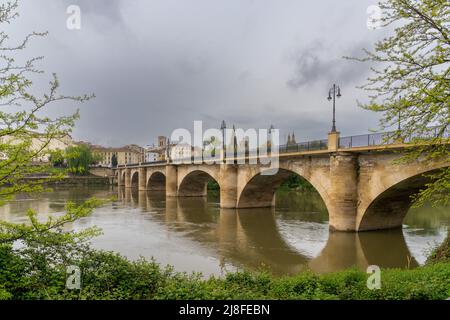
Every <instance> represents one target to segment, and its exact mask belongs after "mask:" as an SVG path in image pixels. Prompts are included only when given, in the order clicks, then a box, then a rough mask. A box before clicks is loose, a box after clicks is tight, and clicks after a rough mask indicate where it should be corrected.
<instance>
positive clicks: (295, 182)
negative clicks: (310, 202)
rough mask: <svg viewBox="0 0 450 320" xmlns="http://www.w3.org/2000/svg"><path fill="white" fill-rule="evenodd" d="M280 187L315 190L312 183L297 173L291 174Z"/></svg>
mask: <svg viewBox="0 0 450 320" xmlns="http://www.w3.org/2000/svg"><path fill="white" fill-rule="evenodd" d="M280 187H281V188H282V189H299V190H315V189H314V187H313V186H312V185H311V183H309V182H308V181H307V180H306V179H304V178H302V177H300V176H299V175H297V174H291V175H290V176H289V178H288V179H287V180H286V181H284V182H283V183H282V184H281V186H280Z"/></svg>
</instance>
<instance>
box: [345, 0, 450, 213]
mask: <svg viewBox="0 0 450 320" xmlns="http://www.w3.org/2000/svg"><path fill="white" fill-rule="evenodd" d="M378 5H379V7H380V9H381V11H382V15H381V18H380V20H379V21H378V22H379V23H380V25H381V27H385V28H390V30H392V32H391V35H390V36H388V37H386V38H384V39H383V40H381V41H379V42H377V43H376V44H375V47H374V50H373V51H369V50H364V52H365V55H364V57H362V58H351V59H355V60H358V61H362V62H370V63H371V64H372V65H373V66H374V67H372V69H371V70H372V75H371V76H370V77H369V78H368V79H367V82H366V83H365V84H364V85H363V86H361V88H362V89H364V90H367V91H368V92H369V96H370V99H369V102H368V103H366V104H362V107H363V108H365V109H368V110H372V111H375V112H378V113H381V114H382V116H381V127H382V129H383V130H386V129H391V128H392V127H395V128H398V127H399V128H400V129H397V130H396V131H394V132H392V134H391V135H390V136H389V137H388V139H391V141H393V140H395V141H402V142H405V143H408V144H410V145H411V147H409V148H408V149H407V151H408V152H407V153H406V155H405V156H404V157H402V158H401V161H411V160H414V159H417V158H423V159H424V160H425V161H433V160H434V161H436V160H442V161H448V159H450V157H449V147H448V143H449V124H450V2H449V1H448V0H383V1H380V2H379V4H378ZM429 176H430V178H431V179H430V181H431V182H430V183H429V184H427V185H426V187H425V188H424V189H423V190H421V192H420V193H419V194H417V195H416V196H415V200H416V205H420V204H422V203H423V202H424V201H431V202H432V203H433V204H435V205H438V204H443V205H448V204H449V188H450V168H448V167H447V168H444V169H442V170H440V171H438V172H434V173H433V174H430V175H429Z"/></svg>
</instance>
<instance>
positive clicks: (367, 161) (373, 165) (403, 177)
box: [116, 136, 449, 231]
mask: <svg viewBox="0 0 450 320" xmlns="http://www.w3.org/2000/svg"><path fill="white" fill-rule="evenodd" d="M333 141H334V142H335V143H334V144H333ZM337 141H339V138H338V137H337V139H336V137H332V136H331V137H330V136H329V139H328V146H327V149H326V150H315V151H301V152H285V153H281V154H280V156H279V170H278V172H277V173H276V174H274V175H263V174H261V173H262V172H264V171H265V170H267V166H264V165H261V164H248V163H246V164H239V165H238V164H227V163H218V164H206V163H204V164H173V163H155V164H138V165H129V166H126V167H119V168H117V169H116V176H117V181H118V184H119V185H120V186H125V188H137V189H139V190H160V191H165V194H166V197H197V196H205V195H206V193H207V183H208V181H210V180H215V181H216V182H217V183H218V185H219V186H220V206H221V208H227V209H236V208H238V209H245V208H259V207H271V206H274V203H275V196H274V195H275V191H276V190H277V188H278V187H279V186H280V185H281V183H282V182H284V181H285V180H286V179H288V177H289V176H291V175H292V174H297V175H299V176H301V177H302V178H304V179H306V180H307V181H308V182H309V183H310V184H311V185H312V186H313V187H314V188H315V189H316V190H317V192H318V193H319V194H320V196H321V197H322V200H323V201H324V203H325V205H326V207H327V209H328V214H329V227H330V229H331V230H338V231H367V230H378V229H390V228H397V227H401V225H402V221H403V218H404V217H405V215H406V213H407V212H408V210H409V208H410V206H411V195H413V194H415V193H417V192H418V191H419V190H420V189H421V188H423V187H424V186H425V184H426V183H427V182H429V179H428V178H427V175H426V174H427V173H432V172H434V171H436V170H438V169H441V168H444V167H448V165H449V160H448V159H444V160H442V161H438V160H435V161H434V162H432V163H430V162H428V161H424V160H423V159H417V160H415V161H413V162H408V163H397V162H395V160H396V159H398V158H399V157H400V156H401V155H402V152H401V151H402V150H403V149H404V148H405V147H407V145H404V144H390V145H378V146H362V147H345V148H343V147H340V146H339V144H338V142H337Z"/></svg>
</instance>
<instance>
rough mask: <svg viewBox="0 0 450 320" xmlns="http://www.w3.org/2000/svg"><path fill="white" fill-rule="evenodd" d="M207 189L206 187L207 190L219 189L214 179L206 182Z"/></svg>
mask: <svg viewBox="0 0 450 320" xmlns="http://www.w3.org/2000/svg"><path fill="white" fill-rule="evenodd" d="M207 189H208V191H209V190H211V191H218V190H220V186H219V184H218V183H217V181H216V180H209V181H208V184H207Z"/></svg>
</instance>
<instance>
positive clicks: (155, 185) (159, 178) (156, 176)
mask: <svg viewBox="0 0 450 320" xmlns="http://www.w3.org/2000/svg"><path fill="white" fill-rule="evenodd" d="M146 189H147V190H150V191H166V176H165V175H164V174H163V173H162V172H158V171H157V172H154V173H152V174H151V176H150V177H149V178H148V181H147V186H146Z"/></svg>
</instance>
